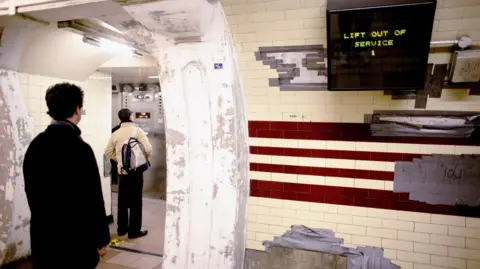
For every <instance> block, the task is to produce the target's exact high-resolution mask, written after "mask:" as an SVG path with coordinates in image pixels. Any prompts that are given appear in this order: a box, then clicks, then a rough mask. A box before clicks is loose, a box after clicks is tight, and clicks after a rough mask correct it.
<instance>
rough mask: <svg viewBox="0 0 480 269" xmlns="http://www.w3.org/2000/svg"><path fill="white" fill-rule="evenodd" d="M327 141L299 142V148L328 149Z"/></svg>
mask: <svg viewBox="0 0 480 269" xmlns="http://www.w3.org/2000/svg"><path fill="white" fill-rule="evenodd" d="M326 147H327V141H322V140H298V148H301V149H326Z"/></svg>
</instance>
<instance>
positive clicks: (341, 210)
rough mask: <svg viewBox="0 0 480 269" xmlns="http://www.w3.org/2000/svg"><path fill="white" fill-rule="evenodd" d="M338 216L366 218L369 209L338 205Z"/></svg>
mask: <svg viewBox="0 0 480 269" xmlns="http://www.w3.org/2000/svg"><path fill="white" fill-rule="evenodd" d="M338 214H342V215H352V216H366V215H367V208H365V207H358V206H346V205H338Z"/></svg>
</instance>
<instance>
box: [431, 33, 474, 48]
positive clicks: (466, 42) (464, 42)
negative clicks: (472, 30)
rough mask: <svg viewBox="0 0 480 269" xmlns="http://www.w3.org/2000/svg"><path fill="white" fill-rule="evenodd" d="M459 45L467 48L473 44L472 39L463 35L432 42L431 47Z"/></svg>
mask: <svg viewBox="0 0 480 269" xmlns="http://www.w3.org/2000/svg"><path fill="white" fill-rule="evenodd" d="M456 45H458V46H459V47H460V48H461V49H466V48H468V47H469V46H471V45H472V39H471V38H470V37H469V36H467V35H464V36H461V37H459V38H458V39H456V40H441V41H432V42H430V47H453V46H456Z"/></svg>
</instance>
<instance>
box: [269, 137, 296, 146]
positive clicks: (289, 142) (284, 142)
mask: <svg viewBox="0 0 480 269" xmlns="http://www.w3.org/2000/svg"><path fill="white" fill-rule="evenodd" d="M272 147H277V148H297V147H298V140H295V139H275V138H274V139H272Z"/></svg>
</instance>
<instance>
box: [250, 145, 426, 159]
mask: <svg viewBox="0 0 480 269" xmlns="http://www.w3.org/2000/svg"><path fill="white" fill-rule="evenodd" d="M250 153H252V154H259V155H273V156H291V157H311V158H330V159H347V160H364V161H381V162H396V161H408V162H410V161H412V160H413V159H414V158H421V157H422V156H426V155H423V154H403V153H384V152H369V151H348V150H325V149H295V148H275V147H257V146H251V147H250Z"/></svg>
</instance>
